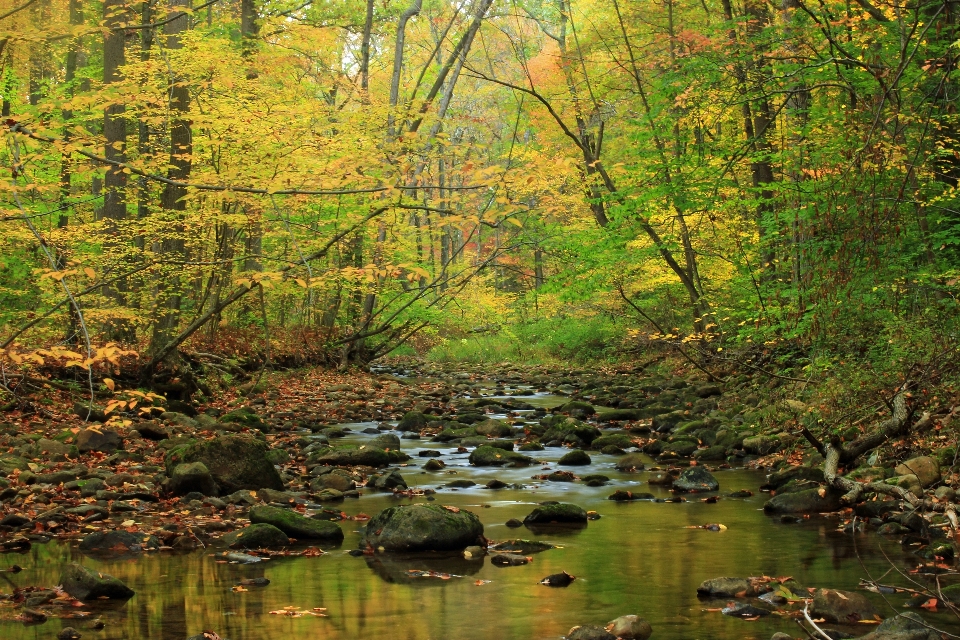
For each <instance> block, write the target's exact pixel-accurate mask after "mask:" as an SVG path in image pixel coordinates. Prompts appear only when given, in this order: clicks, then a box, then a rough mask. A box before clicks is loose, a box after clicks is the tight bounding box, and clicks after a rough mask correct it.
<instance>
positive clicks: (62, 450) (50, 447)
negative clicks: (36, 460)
mask: <svg viewBox="0 0 960 640" xmlns="http://www.w3.org/2000/svg"><path fill="white" fill-rule="evenodd" d="M33 450H34V452H35V455H41V456H47V457H49V458H51V459H59V460H65V459H66V458H67V457H75V456H76V455H77V453H78V449H77V448H76V447H74V446H71V445H69V444H64V443H62V442H57V441H56V440H49V439H47V438H40V439H39V440H37V444H36V445H34V447H33ZM30 457H33V456H32V455H31V456H30Z"/></svg>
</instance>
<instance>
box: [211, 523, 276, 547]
mask: <svg viewBox="0 0 960 640" xmlns="http://www.w3.org/2000/svg"><path fill="white" fill-rule="evenodd" d="M223 541H224V542H226V543H227V545H228V546H230V547H232V548H234V549H282V548H283V547H286V546H287V545H289V544H290V539H289V538H287V534H285V533H284V532H283V531H281V530H280V529H278V528H276V527H275V526H273V525H272V524H267V523H265V522H261V523H257V524H251V525H250V526H249V527H244V528H243V529H238V530H237V531H231V532H230V533H228V534H227V535H225V536H223Z"/></svg>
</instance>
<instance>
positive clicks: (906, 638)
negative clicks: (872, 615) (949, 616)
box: [860, 611, 941, 640]
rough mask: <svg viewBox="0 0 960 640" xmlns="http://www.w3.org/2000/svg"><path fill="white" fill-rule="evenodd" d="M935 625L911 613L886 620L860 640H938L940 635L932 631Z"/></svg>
mask: <svg viewBox="0 0 960 640" xmlns="http://www.w3.org/2000/svg"><path fill="white" fill-rule="evenodd" d="M931 627H934V628H936V625H930V624H927V623H925V622H924V620H923V618H921V617H920V615H919V614H917V613H914V612H913V611H908V612H906V613H901V614H900V615H898V616H894V617H892V618H887V619H886V620H884V621H883V622H881V623H880V625H879V626H878V627H877V629H876V631H874V632H873V633H868V634H867V635H865V636H862V637H861V638H860V640H940V639H941V635H940V634H939V633H937V632H936V631H934V629H933V628H931Z"/></svg>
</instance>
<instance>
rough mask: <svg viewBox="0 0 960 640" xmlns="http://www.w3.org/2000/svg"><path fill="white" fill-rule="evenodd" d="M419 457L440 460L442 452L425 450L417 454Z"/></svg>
mask: <svg viewBox="0 0 960 640" xmlns="http://www.w3.org/2000/svg"><path fill="white" fill-rule="evenodd" d="M417 455H418V456H420V457H421V458H439V457H440V455H441V454H440V452H439V451H436V450H435V449H423V450H421V451H418V452H417Z"/></svg>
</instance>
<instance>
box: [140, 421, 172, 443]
mask: <svg viewBox="0 0 960 640" xmlns="http://www.w3.org/2000/svg"><path fill="white" fill-rule="evenodd" d="M136 431H137V433H139V434H140V436H141V437H143V438H145V439H147V440H153V441H155V442H159V441H160V440H166V439H167V438H169V437H170V431H169V430H168V429H167V428H166V427H164V426H163V425H161V424H160V423H159V422H157V421H156V420H141V421H140V423H138V424H137V428H136Z"/></svg>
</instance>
